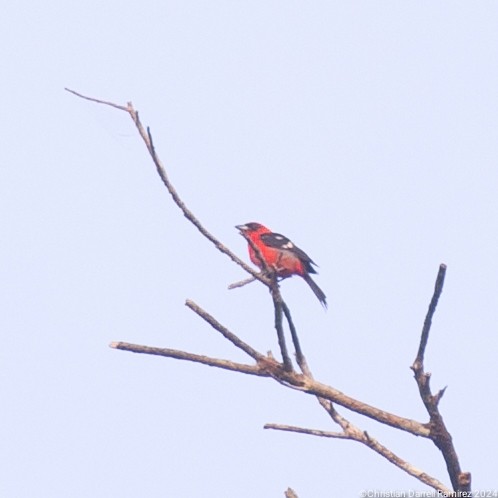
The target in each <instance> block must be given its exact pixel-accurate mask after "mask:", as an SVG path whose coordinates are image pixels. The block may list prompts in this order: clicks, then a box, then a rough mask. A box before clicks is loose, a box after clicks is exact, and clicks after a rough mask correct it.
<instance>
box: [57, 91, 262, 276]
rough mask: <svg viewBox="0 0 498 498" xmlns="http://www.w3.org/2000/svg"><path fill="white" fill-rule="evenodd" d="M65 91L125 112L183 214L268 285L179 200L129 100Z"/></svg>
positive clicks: (251, 273) (235, 260)
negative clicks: (121, 101) (119, 103)
mask: <svg viewBox="0 0 498 498" xmlns="http://www.w3.org/2000/svg"><path fill="white" fill-rule="evenodd" d="M65 90H66V91H68V92H70V93H72V94H73V95H76V96H77V97H80V98H82V99H85V100H89V101H90V102H95V103H97V104H103V105H108V106H111V107H114V108H115V109H119V110H121V111H125V112H127V113H128V114H129V115H130V117H131V119H132V120H133V122H134V123H135V126H136V127H137V130H138V133H139V134H140V136H141V137H142V140H143V141H144V143H145V146H146V147H147V150H148V151H149V154H150V155H151V157H152V160H153V162H154V165H155V166H156V169H157V172H158V173H159V176H160V177H161V180H162V182H163V183H164V185H165V187H166V188H167V190H168V192H169V193H170V195H171V197H172V199H173V201H174V203H175V204H176V205H177V206H178V207H179V208H180V210H181V211H182V213H183V215H184V216H185V217H186V218H187V219H188V220H189V221H190V222H191V223H192V224H193V225H194V226H195V227H196V228H197V229H198V230H199V232H201V234H202V235H203V236H204V237H206V238H207V239H208V240H209V241H210V242H211V243H212V244H213V245H214V246H215V247H216V248H217V249H218V250H219V251H220V252H222V253H223V254H225V255H226V256H228V257H229V258H230V259H231V260H232V261H234V262H235V263H236V264H238V265H239V266H241V267H242V268H243V269H244V270H245V271H246V272H247V273H249V274H250V275H252V276H253V277H254V278H255V279H257V280H260V281H261V282H263V283H264V284H266V285H269V283H268V282H267V281H266V279H265V277H264V275H263V274H261V273H259V272H257V271H255V270H253V269H252V268H251V267H250V266H249V265H247V264H246V263H245V262H244V261H242V260H241V259H240V258H239V257H238V256H236V255H235V254H234V253H233V252H232V251H230V249H228V247H226V246H225V245H224V244H222V243H221V242H220V241H219V240H218V239H217V238H216V237H215V236H214V235H212V234H211V233H210V232H208V230H207V229H206V228H204V226H203V225H202V224H201V222H200V221H199V220H198V219H197V218H196V216H194V214H193V213H192V211H190V209H188V208H187V206H186V205H185V203H184V202H183V201H182V200H181V198H180V196H179V195H178V192H177V191H176V189H175V188H174V186H173V184H172V183H171V182H170V181H169V178H168V175H167V173H166V169H165V168H164V166H163V164H162V162H161V160H160V159H159V157H158V155H157V153H156V150H155V147H154V142H153V140H152V135H151V133H150V130H149V129H147V131H146V130H145V128H144V126H143V125H142V123H141V121H140V118H139V116H138V111H136V110H135V109H134V107H133V104H132V103H131V102H128V104H127V106H126V107H125V106H122V105H118V104H114V103H112V102H108V101H106V100H100V99H95V98H93V97H87V96H86V95H83V94H81V93H78V92H75V91H74V90H71V89H69V88H66V89H65Z"/></svg>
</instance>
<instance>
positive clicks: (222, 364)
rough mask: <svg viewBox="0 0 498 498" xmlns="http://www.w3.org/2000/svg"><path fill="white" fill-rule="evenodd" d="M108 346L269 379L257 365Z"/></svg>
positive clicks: (118, 344)
mask: <svg viewBox="0 0 498 498" xmlns="http://www.w3.org/2000/svg"><path fill="white" fill-rule="evenodd" d="M109 346H110V347H111V348H113V349H120V350H122V351H130V352H131V353H141V354H151V355H156V356H166V357H167V358H175V359H176V360H187V361H193V362H194V363H202V364H203V365H209V366H210V367H217V368H223V369H225V370H232V371H234V372H240V373H244V374H249V375H257V376H258V377H269V374H268V373H267V372H265V370H264V369H262V368H260V367H259V366H258V365H246V364H244V363H236V362H234V361H230V360H222V359H218V358H211V357H209V356H204V355H199V354H194V353H187V352H186V351H180V350H178V349H169V348H154V347H151V346H142V345H140V344H130V343H129V342H111V344H109Z"/></svg>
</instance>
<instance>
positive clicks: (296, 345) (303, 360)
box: [282, 301, 311, 375]
mask: <svg viewBox="0 0 498 498" xmlns="http://www.w3.org/2000/svg"><path fill="white" fill-rule="evenodd" d="M282 310H283V312H284V314H285V318H286V319H287V324H288V325H289V330H290V333H291V337H292V342H293V344H294V349H295V351H296V361H297V364H298V365H299V367H300V368H301V371H302V372H303V373H304V374H306V373H309V374H310V375H311V372H310V371H309V368H308V365H307V363H306V358H305V357H304V355H303V351H302V349H301V344H300V343H299V337H298V335H297V330H296V326H295V325H294V322H293V321H292V317H291V313H290V310H289V307H288V306H287V304H286V303H285V302H284V301H282Z"/></svg>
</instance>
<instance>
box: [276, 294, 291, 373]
mask: <svg viewBox="0 0 498 498" xmlns="http://www.w3.org/2000/svg"><path fill="white" fill-rule="evenodd" d="M271 294H272V298H273V306H274V308H275V329H276V331H277V337H278V345H279V346H280V353H281V355H282V362H283V364H284V368H285V370H287V371H291V370H292V361H291V359H290V357H289V353H288V352H287V345H286V343H285V334H284V327H283V325H282V296H281V295H280V293H279V292H278V287H277V288H274V287H272V288H271Z"/></svg>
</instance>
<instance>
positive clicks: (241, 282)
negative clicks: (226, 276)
mask: <svg viewBox="0 0 498 498" xmlns="http://www.w3.org/2000/svg"><path fill="white" fill-rule="evenodd" d="M255 280H256V279H255V278H254V277H249V278H246V279H244V280H239V281H238V282H234V283H233V284H230V285H229V286H228V290H232V289H236V288H237V287H244V285H247V284H250V283H252V282H254V281H255Z"/></svg>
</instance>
